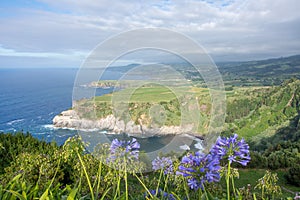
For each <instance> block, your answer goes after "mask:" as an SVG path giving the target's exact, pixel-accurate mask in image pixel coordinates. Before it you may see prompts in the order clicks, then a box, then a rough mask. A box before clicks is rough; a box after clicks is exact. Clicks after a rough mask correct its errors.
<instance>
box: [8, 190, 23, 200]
mask: <svg viewBox="0 0 300 200" xmlns="http://www.w3.org/2000/svg"><path fill="white" fill-rule="evenodd" d="M6 191H7V192H9V193H12V194H13V195H14V196H15V197H18V198H19V199H20V200H26V199H25V198H24V197H23V196H22V195H21V194H20V193H18V192H16V191H12V190H6Z"/></svg>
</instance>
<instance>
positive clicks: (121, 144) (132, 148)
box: [109, 138, 140, 160]
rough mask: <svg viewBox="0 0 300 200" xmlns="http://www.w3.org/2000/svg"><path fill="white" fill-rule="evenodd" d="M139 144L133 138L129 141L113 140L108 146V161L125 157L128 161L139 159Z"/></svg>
mask: <svg viewBox="0 0 300 200" xmlns="http://www.w3.org/2000/svg"><path fill="white" fill-rule="evenodd" d="M139 149H140V144H139V143H138V142H137V140H136V139H135V138H132V140H131V141H123V140H118V139H114V140H113V141H112V143H111V145H110V149H109V150H110V160H115V159H116V158H118V157H119V158H120V157H126V158H128V159H136V160H138V158H139Z"/></svg>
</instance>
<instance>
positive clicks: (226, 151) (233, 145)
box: [211, 134, 251, 166]
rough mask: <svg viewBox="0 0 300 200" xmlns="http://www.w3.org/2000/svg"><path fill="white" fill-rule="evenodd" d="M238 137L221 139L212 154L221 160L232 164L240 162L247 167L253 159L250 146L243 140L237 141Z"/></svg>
mask: <svg viewBox="0 0 300 200" xmlns="http://www.w3.org/2000/svg"><path fill="white" fill-rule="evenodd" d="M237 137H238V135H237V134H234V135H233V136H232V137H229V138H222V137H219V138H218V139H217V142H216V144H215V145H214V146H213V147H212V149H211V153H212V154H213V155H214V156H217V157H220V159H222V158H225V159H227V160H228V161H229V162H230V163H232V162H238V163H240V164H242V165H243V166H246V165H247V164H248V162H249V161H250V159H251V158H250V151H249V145H248V144H247V143H246V142H245V140H244V139H243V138H242V139H241V140H237Z"/></svg>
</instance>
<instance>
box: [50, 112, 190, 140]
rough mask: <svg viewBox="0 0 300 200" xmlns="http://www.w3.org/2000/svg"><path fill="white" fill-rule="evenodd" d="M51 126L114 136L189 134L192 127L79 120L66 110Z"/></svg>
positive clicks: (121, 121) (56, 117)
mask: <svg viewBox="0 0 300 200" xmlns="http://www.w3.org/2000/svg"><path fill="white" fill-rule="evenodd" d="M53 125H54V126H55V127H57V128H70V129H71V128H73V129H77V130H91V129H96V130H109V131H112V132H114V133H116V134H119V133H127V134H130V135H147V136H152V135H167V134H182V133H190V132H191V131H192V126H186V127H180V126H162V127H159V128H153V127H150V128H149V127H147V126H146V125H143V124H142V122H140V123H139V124H135V123H134V121H129V122H127V123H126V122H124V120H120V119H119V118H116V117H115V116H114V115H108V116H106V117H104V118H100V119H97V120H90V119H84V118H80V117H79V116H78V114H77V112H76V111H75V110H67V111H63V112H61V114H59V115H57V116H55V117H54V118H53Z"/></svg>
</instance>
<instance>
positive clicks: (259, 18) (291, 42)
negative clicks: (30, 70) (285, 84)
mask: <svg viewBox="0 0 300 200" xmlns="http://www.w3.org/2000/svg"><path fill="white" fill-rule="evenodd" d="M40 2H42V3H44V4H46V5H47V6H48V7H50V8H51V9H49V10H50V11H49V10H45V9H44V10H42V9H39V10H38V9H28V8H26V9H25V8H12V9H13V10H12V11H13V12H15V13H18V14H17V15H15V16H13V17H1V16H0V27H1V31H0V44H2V45H3V47H2V48H1V49H0V52H2V54H4V53H6V54H8V55H9V56H12V55H14V56H19V57H20V56H25V57H26V56H27V57H28V56H33V57H34V56H35V57H49V58H50V57H51V58H60V59H65V62H68V61H67V60H68V56H70V57H71V56H76V57H77V58H79V59H78V60H80V59H83V56H78V55H74V52H84V53H85V52H89V51H90V50H92V49H93V48H94V47H95V46H96V45H97V44H98V43H99V42H102V41H103V40H105V39H106V38H108V37H110V36H112V35H115V34H117V33H119V32H122V31H126V30H129V29H135V28H145V27H162V28H168V29H171V30H175V31H179V32H182V33H184V34H187V35H188V36H190V37H192V38H193V39H195V40H196V41H197V42H199V43H200V44H202V45H203V46H204V47H205V48H206V49H207V51H208V52H209V53H211V54H213V55H214V56H215V57H216V58H218V57H220V58H223V57H226V56H227V57H228V56H229V55H231V57H232V58H235V59H237V60H238V59H239V58H242V57H241V56H244V57H243V58H242V59H247V55H248V56H249V58H252V57H253V56H252V57H251V55H257V54H258V53H261V54H264V55H270V56H284V55H288V54H294V53H300V46H299V45H298V44H299V39H300V38H299V35H300V28H299V25H298V24H299V22H300V12H299V11H298V9H299V7H300V1H298V0H249V1H244V0H227V1H224V0H222V1H221V0H218V1H211V0H187V1H179V0H175V1H132V0H130V1H114V2H112V1H108V0H101V1H94V0H86V1H73V0H61V1H53V0H40ZM162 39H163V38H162ZM4 47H6V48H5V49H3V48H4ZM72 52H73V53H72ZM75 54H76V53H75Z"/></svg>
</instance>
